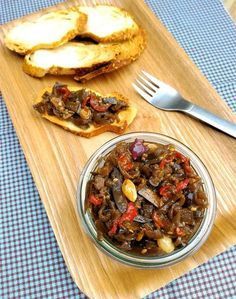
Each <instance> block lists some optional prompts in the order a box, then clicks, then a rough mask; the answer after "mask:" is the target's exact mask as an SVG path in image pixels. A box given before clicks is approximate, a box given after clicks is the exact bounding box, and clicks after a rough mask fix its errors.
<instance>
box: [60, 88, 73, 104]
mask: <svg viewBox="0 0 236 299" xmlns="http://www.w3.org/2000/svg"><path fill="white" fill-rule="evenodd" d="M57 92H59V93H60V94H61V95H62V98H63V100H64V101H66V100H67V98H68V96H69V95H70V94H71V92H70V91H69V89H68V88H67V86H62V87H58V89H57Z"/></svg>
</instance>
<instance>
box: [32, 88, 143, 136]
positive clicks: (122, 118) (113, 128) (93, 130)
mask: <svg viewBox="0 0 236 299" xmlns="http://www.w3.org/2000/svg"><path fill="white" fill-rule="evenodd" d="M68 89H69V90H70V91H77V90H79V88H78V87H77V86H68ZM51 90H52V87H48V88H45V89H43V90H42V92H41V93H40V94H39V97H38V98H37V99H36V101H35V104H37V103H40V102H41V101H42V96H43V94H44V93H45V92H46V91H47V92H51ZM90 91H92V92H93V93H95V94H97V95H98V96H101V94H99V93H98V92H95V91H94V90H91V89H90ZM106 97H115V98H117V99H118V100H122V101H124V102H126V103H129V101H128V99H127V98H125V97H124V96H123V95H121V94H119V93H117V92H113V93H110V94H108V95H106ZM136 114H137V108H136V107H135V106H131V105H129V106H128V107H127V108H126V109H125V110H122V111H120V112H119V113H118V119H119V121H115V122H114V123H111V124H103V125H100V126H94V125H93V124H90V125H89V128H88V129H86V130H85V129H82V128H80V127H78V126H76V125H75V124H74V123H73V122H71V121H68V120H62V119H60V118H58V117H56V116H54V115H48V114H47V113H44V114H40V115H41V116H42V117H43V118H45V119H47V120H49V121H50V122H52V123H54V124H56V125H58V126H60V127H62V128H63V129H65V130H67V131H70V132H71V133H73V134H76V135H79V136H82V137H86V138H90V137H92V136H96V135H99V134H101V133H104V132H108V131H110V132H114V133H117V134H122V133H124V131H125V130H126V129H127V127H128V126H129V125H130V124H131V123H132V122H133V120H134V118H135V116H136Z"/></svg>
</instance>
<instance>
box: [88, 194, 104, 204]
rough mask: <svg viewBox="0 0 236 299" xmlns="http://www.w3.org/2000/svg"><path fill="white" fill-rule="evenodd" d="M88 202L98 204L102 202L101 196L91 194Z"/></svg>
mask: <svg viewBox="0 0 236 299" xmlns="http://www.w3.org/2000/svg"><path fill="white" fill-rule="evenodd" d="M89 202H90V203H91V204H93V205H94V206H100V205H101V204H102V198H99V197H96V196H95V195H93V194H91V195H90V196H89Z"/></svg>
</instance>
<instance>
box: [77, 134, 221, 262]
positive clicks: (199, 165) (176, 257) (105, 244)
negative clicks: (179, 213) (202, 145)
mask: <svg viewBox="0 0 236 299" xmlns="http://www.w3.org/2000/svg"><path fill="white" fill-rule="evenodd" d="M135 138H138V139H144V140H145V141H147V142H156V143H162V144H168V143H172V144H174V145H175V147H176V149H177V150H178V151H180V152H181V153H182V154H184V155H185V156H188V157H190V161H191V165H192V167H193V168H194V169H195V170H196V172H197V173H198V175H200V177H201V178H202V181H203V183H204V190H205V192H206V194H207V197H208V202H209V206H208V208H207V210H206V213H205V216H204V218H203V220H202V223H201V225H200V227H199V228H198V230H197V232H196V233H195V235H194V236H193V237H192V239H191V240H190V242H189V243H188V244H187V245H186V246H185V247H183V248H181V249H178V250H175V251H173V252H172V253H170V254H166V255H163V256H155V257H145V256H137V255H133V254H130V253H128V252H125V251H122V250H120V249H118V248H117V247H116V246H114V245H113V244H111V243H110V242H109V241H107V240H103V241H99V240H98V239H97V235H96V228H95V225H94V223H93V221H92V219H91V216H90V214H89V213H84V211H85V209H84V202H85V194H86V192H85V190H86V185H87V181H88V179H89V178H90V176H91V173H90V172H91V170H93V169H95V168H96V165H97V164H98V161H99V158H100V157H103V156H105V155H107V154H108V153H109V152H110V151H111V150H112V149H113V148H114V147H115V145H116V144H117V143H119V142H121V141H126V142H132V141H133V140H134V139H135ZM216 208H217V201H216V193H215V188H214V184H213V181H212V179H211V176H210V174H209V172H208V170H207V168H206V167H205V165H204V164H203V162H202V161H201V160H200V158H199V157H198V156H197V155H196V154H195V153H194V152H193V151H192V150H191V149H190V148H189V147H187V146H186V145H184V144H183V143H181V142H180V141H178V140H176V139H174V138H172V137H169V136H167V135H164V134H159V133H152V132H132V133H127V134H124V135H121V136H117V137H114V138H112V139H110V140H109V141H107V142H106V143H104V144H103V145H102V146H101V147H100V148H98V149H97V150H96V151H95V152H94V154H93V155H92V156H91V157H90V158H89V160H88V161H87V163H86V165H85V167H84V168H83V171H82V172H81V174H80V179H79V183H78V187H77V211H78V214H79V218H80V220H81V222H82V225H83V228H84V230H85V232H86V233H87V234H88V236H89V237H90V238H91V239H92V241H93V242H94V244H95V245H96V246H97V247H98V248H99V249H100V250H101V251H103V252H104V253H105V254H107V255H108V256H110V257H112V258H114V259H115V260H118V261H119V262H122V263H124V264H126V265H130V266H134V267H138V268H163V267H166V266H170V265H173V264H175V263H178V262H180V261H181V260H183V259H185V258H186V257H187V256H190V255H191V254H193V253H194V252H196V251H197V250H198V249H199V248H200V247H201V246H202V245H203V243H204V242H205V241H206V239H207V238H208V236H209V234H210V232H211V230H212V227H213V224H214V219H215V215H216Z"/></svg>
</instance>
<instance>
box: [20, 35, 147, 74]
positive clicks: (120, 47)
mask: <svg viewBox="0 0 236 299" xmlns="http://www.w3.org/2000/svg"><path fill="white" fill-rule="evenodd" d="M144 47H145V36H144V32H143V31H142V30H140V32H139V34H137V35H136V36H134V37H133V38H132V39H130V40H127V41H124V42H121V43H101V44H85V43H81V42H69V43H67V44H65V45H63V46H61V47H58V48H56V49H41V50H37V51H35V52H33V53H31V54H28V55H26V56H25V59H24V63H23V70H24V71H25V72H26V73H27V74H29V75H31V76H34V77H43V76H44V75H46V74H55V75H76V76H75V79H76V80H88V79H91V78H92V77H95V76H97V75H99V74H102V73H106V72H110V71H113V70H115V69H118V68H120V67H121V66H123V65H126V64H129V63H130V62H132V61H133V60H135V59H137V58H138V57H139V55H140V54H141V52H142V51H143V49H144Z"/></svg>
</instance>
